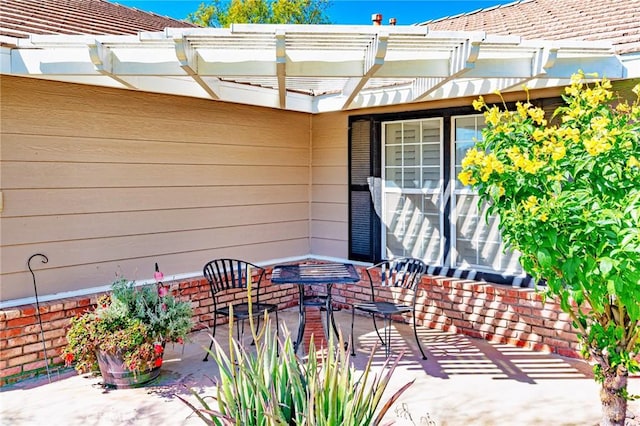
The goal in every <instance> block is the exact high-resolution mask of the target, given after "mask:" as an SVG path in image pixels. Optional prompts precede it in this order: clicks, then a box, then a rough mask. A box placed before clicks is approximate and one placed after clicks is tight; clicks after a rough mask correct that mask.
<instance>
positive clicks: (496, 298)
mask: <svg viewBox="0 0 640 426" xmlns="http://www.w3.org/2000/svg"><path fill="white" fill-rule="evenodd" d="M360 275H361V276H364V277H366V273H365V272H364V271H361V274H360ZM372 275H373V277H374V279H379V278H380V277H379V276H376V275H375V272H374V273H373V274H372ZM334 288H335V289H336V293H337V295H336V296H335V297H334V300H336V301H337V302H338V303H339V302H344V303H347V304H348V303H354V302H359V301H365V300H368V299H369V297H370V289H369V283H368V281H366V280H365V281H361V282H360V283H359V284H358V286H345V285H336V286H335V287H334ZM405 295H406V292H404V291H402V290H398V289H393V291H391V290H389V289H384V292H379V293H378V296H380V297H384V298H387V299H389V300H390V301H392V300H396V301H399V300H402V298H403V297H404V296H405ZM416 297H417V307H416V310H417V311H418V314H417V323H418V324H420V325H424V326H426V327H429V328H434V329H438V330H445V331H453V332H456V333H461V334H466V335H469V336H473V337H479V338H483V339H486V340H489V341H492V342H498V343H508V344H512V345H516V346H519V347H526V348H530V349H533V350H536V351H544V352H553V353H557V354H559V355H563V356H568V357H574V358H578V357H580V354H579V351H580V347H579V344H578V336H577V333H576V331H575V330H573V329H572V328H571V320H570V319H569V316H568V315H567V314H565V313H563V312H562V311H561V309H560V305H559V304H557V303H553V302H549V301H547V302H543V300H542V295H541V294H538V293H536V291H535V290H533V289H528V288H514V287H507V286H503V285H497V284H491V283H484V282H476V281H469V280H461V279H456V278H446V277H424V278H423V280H422V283H421V286H420V288H419V290H418V294H417V295H416ZM410 318H411V317H410V316H405V317H404V318H403V317H398V318H396V320H400V321H407V322H408V321H409V320H410Z"/></svg>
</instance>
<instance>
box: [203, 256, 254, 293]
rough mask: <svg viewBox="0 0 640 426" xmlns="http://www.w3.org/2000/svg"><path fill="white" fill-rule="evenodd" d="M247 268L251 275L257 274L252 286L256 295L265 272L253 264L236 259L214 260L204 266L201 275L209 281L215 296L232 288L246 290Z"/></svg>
mask: <svg viewBox="0 0 640 426" xmlns="http://www.w3.org/2000/svg"><path fill="white" fill-rule="evenodd" d="M249 268H251V274H252V275H255V274H258V279H257V281H255V282H254V283H253V285H252V287H254V288H255V289H256V291H255V293H254V294H258V289H259V288H260V283H261V282H262V277H263V276H264V273H265V270H264V268H261V267H260V266H258V265H254V264H253V263H249V262H246V261H244V260H238V259H214V260H212V261H211V262H209V263H207V264H206V265H204V268H203V270H202V273H203V275H204V276H205V278H206V279H207V281H209V285H210V286H211V293H212V295H215V294H216V293H218V292H221V291H225V290H230V289H234V288H247V284H248V282H247V274H248V271H249Z"/></svg>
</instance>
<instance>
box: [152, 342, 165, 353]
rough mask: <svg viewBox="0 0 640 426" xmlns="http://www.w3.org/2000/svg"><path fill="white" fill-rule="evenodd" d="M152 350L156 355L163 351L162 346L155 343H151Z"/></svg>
mask: <svg viewBox="0 0 640 426" xmlns="http://www.w3.org/2000/svg"><path fill="white" fill-rule="evenodd" d="M153 351H154V352H155V353H156V355H162V352H164V348H163V347H162V345H161V344H159V343H156V344H155V345H153Z"/></svg>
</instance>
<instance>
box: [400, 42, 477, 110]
mask: <svg viewBox="0 0 640 426" xmlns="http://www.w3.org/2000/svg"><path fill="white" fill-rule="evenodd" d="M481 43H482V41H481V40H471V39H470V40H467V41H465V42H464V43H462V44H461V45H460V46H458V47H457V48H456V49H454V50H453V51H452V52H451V55H450V59H449V63H450V69H449V75H448V76H446V77H444V78H442V79H434V78H430V79H420V80H419V81H418V82H417V84H416V85H415V86H414V90H415V92H414V96H413V99H412V100H413V101H414V102H416V101H421V100H424V99H426V98H427V97H428V96H429V95H430V94H431V93H433V92H434V91H436V90H438V89H439V88H441V87H442V86H444V85H445V84H447V83H448V82H450V81H452V80H454V79H456V78H459V77H460V76H461V75H463V74H465V73H467V72H469V71H471V70H472V69H473V68H474V67H475V63H476V61H477V59H478V55H479V53H480V45H481Z"/></svg>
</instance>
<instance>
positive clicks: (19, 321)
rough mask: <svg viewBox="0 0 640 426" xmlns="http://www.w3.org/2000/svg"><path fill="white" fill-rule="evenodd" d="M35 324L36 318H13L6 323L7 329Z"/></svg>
mask: <svg viewBox="0 0 640 426" xmlns="http://www.w3.org/2000/svg"><path fill="white" fill-rule="evenodd" d="M35 322H36V317H25V318H15V319H12V320H9V321H7V327H9V328H13V327H21V326H23V325H31V324H34V323H35Z"/></svg>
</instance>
